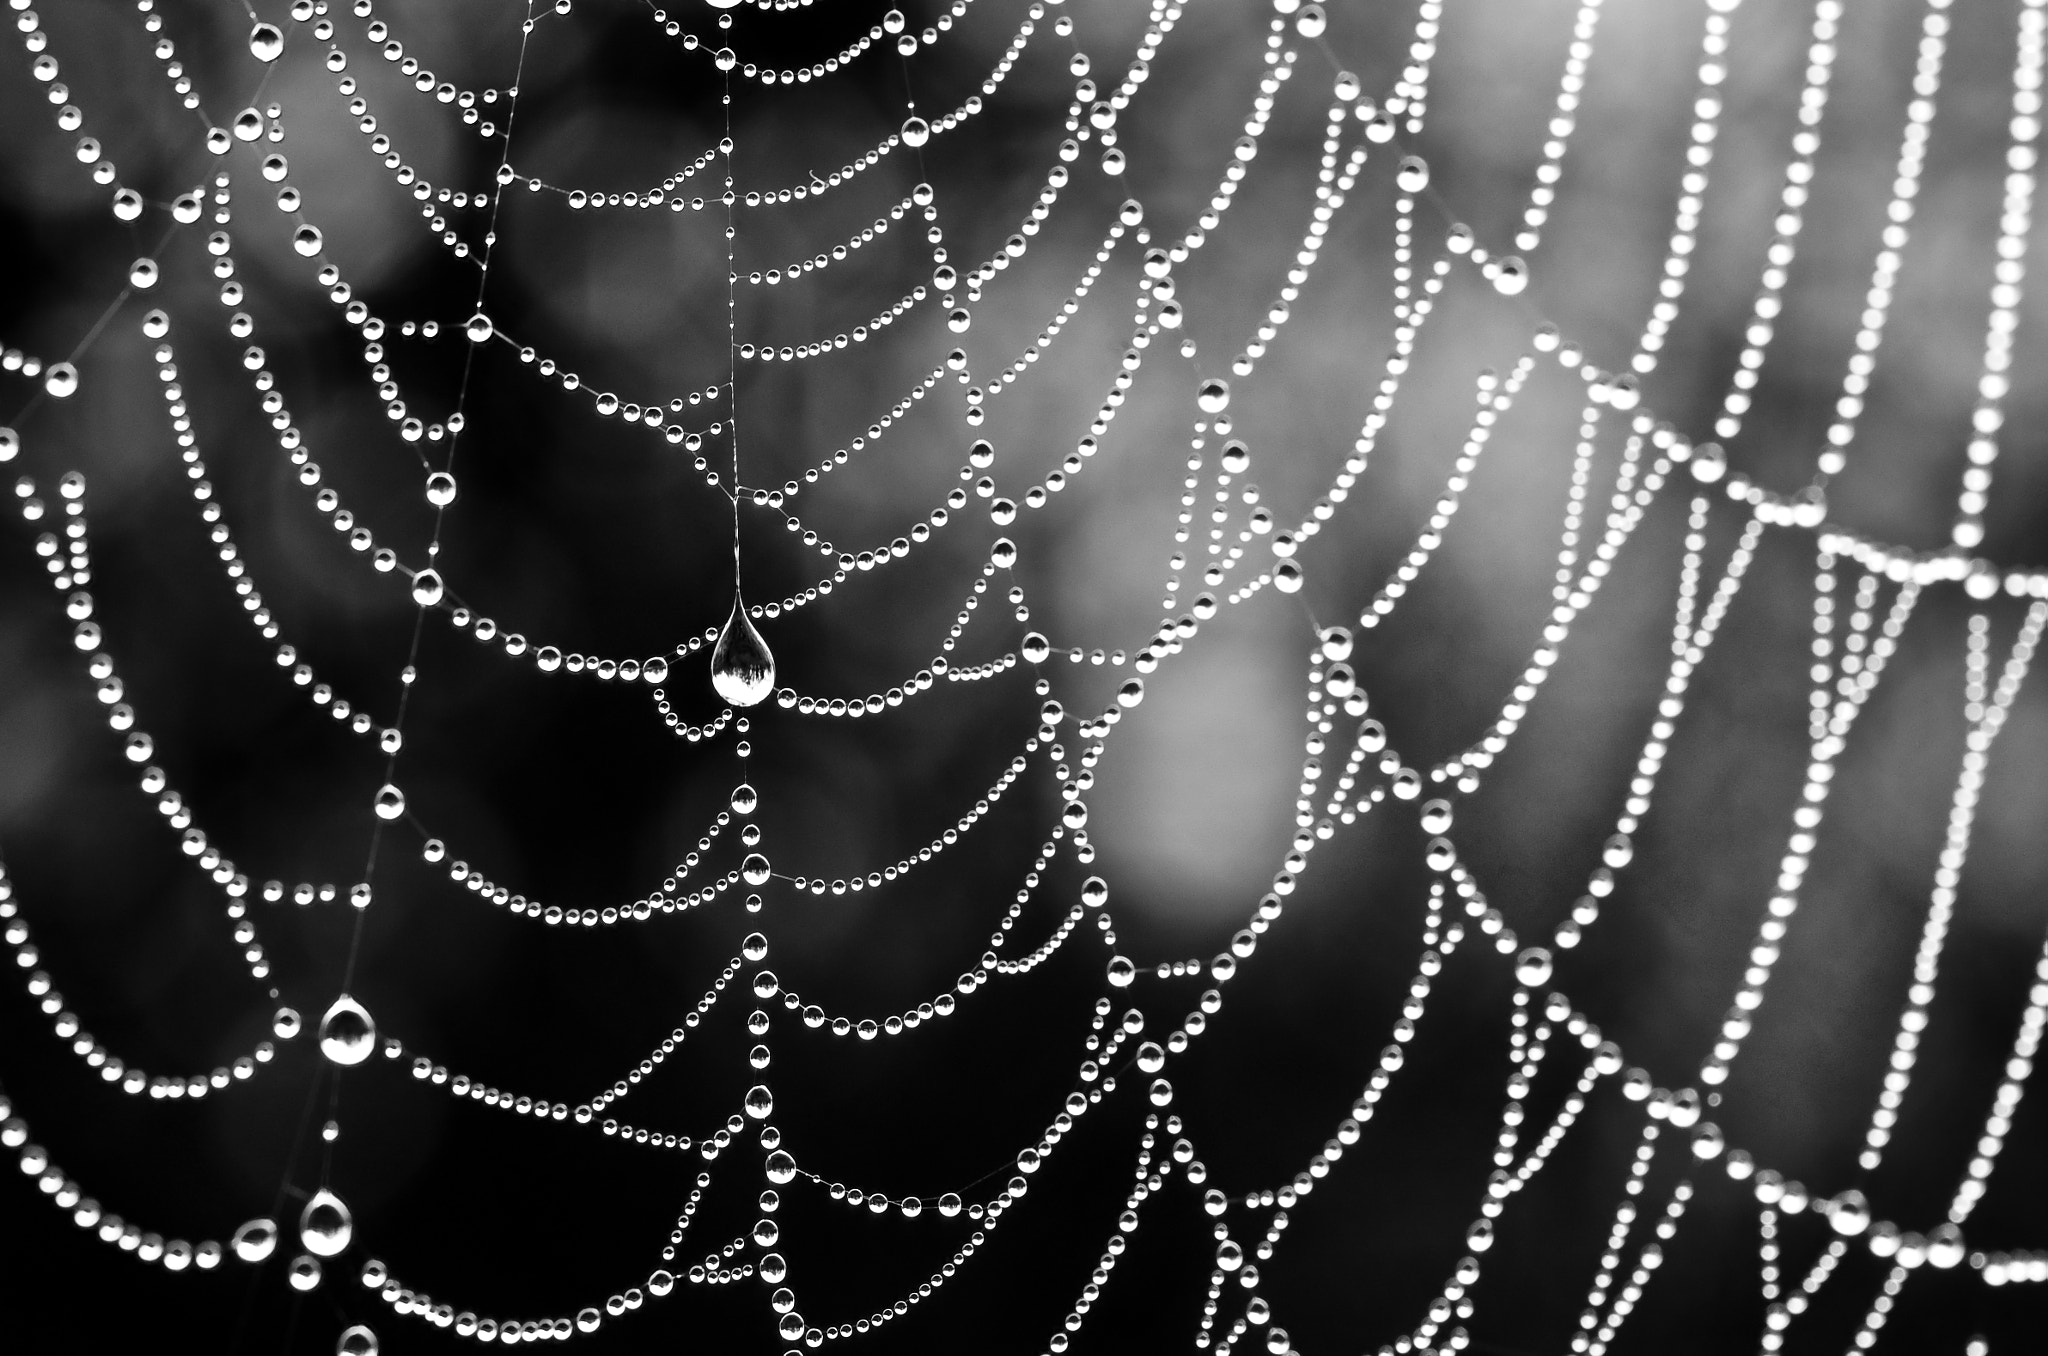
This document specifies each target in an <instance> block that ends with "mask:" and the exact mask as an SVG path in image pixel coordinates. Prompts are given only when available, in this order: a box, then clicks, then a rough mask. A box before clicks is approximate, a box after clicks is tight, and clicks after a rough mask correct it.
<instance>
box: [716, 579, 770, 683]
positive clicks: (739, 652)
mask: <svg viewBox="0 0 2048 1356" xmlns="http://www.w3.org/2000/svg"><path fill="white" fill-rule="evenodd" d="M711 686H712V688H713V689H714V690H716V691H717V693H718V695H719V696H720V697H722V698H723V699H724V700H726V701H727V702H729V703H731V704H732V705H734V706H758V705H760V704H761V702H762V701H764V700H765V699H766V698H767V696H768V694H769V693H770V692H771V691H773V690H774V687H775V656H774V655H772V654H770V653H769V652H768V642H766V641H764V640H762V639H761V633H760V632H759V631H756V630H755V629H754V623H753V622H752V621H751V620H749V619H748V617H747V605H746V604H745V603H744V602H742V601H741V600H740V596H739V595H738V594H737V593H735V594H734V595H733V599H732V615H731V616H730V617H727V618H726V619H725V629H724V630H723V631H720V632H719V633H718V644H717V646H716V647H715V648H714V649H713V650H712V651H711Z"/></svg>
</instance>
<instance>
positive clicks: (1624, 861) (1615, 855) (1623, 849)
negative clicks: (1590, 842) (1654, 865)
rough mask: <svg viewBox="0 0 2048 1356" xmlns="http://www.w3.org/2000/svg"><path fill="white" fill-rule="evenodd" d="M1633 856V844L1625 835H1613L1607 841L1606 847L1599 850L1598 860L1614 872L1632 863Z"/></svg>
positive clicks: (1634, 848)
mask: <svg viewBox="0 0 2048 1356" xmlns="http://www.w3.org/2000/svg"><path fill="white" fill-rule="evenodd" d="M1635 855H1636V845H1635V842H1634V840H1632V839H1631V838H1630V837H1629V836H1628V835H1627V834H1625V833H1617V834H1615V835H1614V836H1613V837H1612V838H1610V839H1608V840H1607V845H1606V846H1605V847H1603V848H1601V849H1600V860H1601V861H1603V862H1605V863H1607V864H1608V865H1609V866H1610V867H1613V868H1614V869H1615V870H1616V871H1619V870H1621V868H1623V867H1624V866H1627V865H1628V864H1629V863H1630V862H1632V861H1634V860H1635Z"/></svg>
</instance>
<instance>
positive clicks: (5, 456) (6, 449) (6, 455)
mask: <svg viewBox="0 0 2048 1356" xmlns="http://www.w3.org/2000/svg"><path fill="white" fill-rule="evenodd" d="M20 455H21V435H20V434H19V433H16V432H15V431H14V430H13V429H11V428H0V461H13V460H14V459H15V458H16V457H18V456H20ZM1027 639H1028V638H1027Z"/></svg>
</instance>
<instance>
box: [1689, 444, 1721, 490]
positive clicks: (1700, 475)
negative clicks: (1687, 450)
mask: <svg viewBox="0 0 2048 1356" xmlns="http://www.w3.org/2000/svg"><path fill="white" fill-rule="evenodd" d="M1727 473H1728V454H1727V453H1725V452H1723V451H1722V450H1721V444H1719V443H1701V444H1700V445H1699V446H1698V447H1695V448H1694V449H1693V450H1692V478H1693V479H1694V480H1697V481H1699V482H1700V483H1701V484H1702V485H1711V484H1713V483H1714V482H1715V481H1717V480H1719V479H1720V478H1721V477H1722V476H1724V475H1726V474H1727Z"/></svg>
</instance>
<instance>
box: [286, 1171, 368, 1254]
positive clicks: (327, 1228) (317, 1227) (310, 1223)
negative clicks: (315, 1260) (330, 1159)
mask: <svg viewBox="0 0 2048 1356" xmlns="http://www.w3.org/2000/svg"><path fill="white" fill-rule="evenodd" d="M355 1231H356V1225H355V1217H354V1216H353V1215H351V1214H350V1213H349V1209H348V1206H346V1205H344V1204H343V1203H342V1199H341V1197H339V1196H337V1195H335V1194H334V1193H333V1192H331V1191H329V1190H328V1189H327V1188H326V1187H322V1188H320V1189H319V1190H318V1191H316V1192H314V1193H313V1199H312V1200H310V1201H307V1202H306V1208H305V1209H304V1210H301V1211H300V1212H299V1243H300V1245H301V1246H302V1247H304V1248H305V1250H306V1251H307V1252H310V1253H312V1254H313V1255H314V1256H316V1257H338V1256H340V1255H341V1254H342V1253H344V1252H347V1251H348V1244H349V1240H350V1239H351V1238H353V1237H354V1236H355Z"/></svg>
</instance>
